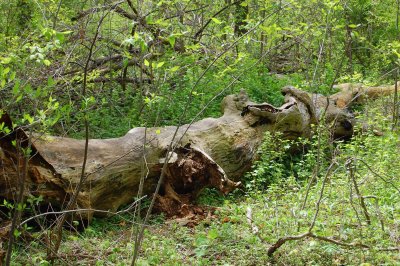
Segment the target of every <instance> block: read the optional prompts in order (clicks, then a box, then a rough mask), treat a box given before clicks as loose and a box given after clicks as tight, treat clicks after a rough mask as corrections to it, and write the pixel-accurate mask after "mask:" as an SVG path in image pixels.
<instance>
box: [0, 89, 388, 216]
mask: <svg viewBox="0 0 400 266" xmlns="http://www.w3.org/2000/svg"><path fill="white" fill-rule="evenodd" d="M338 88H339V89H341V91H340V92H338V93H336V94H334V95H332V96H329V97H326V96H322V95H318V94H309V93H306V92H304V91H301V90H298V89H296V88H294V87H290V86H288V87H285V88H283V89H282V93H283V94H284V95H285V103H284V104H283V105H282V106H281V107H274V106H272V105H270V104H268V103H261V104H257V103H253V102H251V101H250V100H249V98H248V96H247V94H246V93H245V92H244V91H242V92H240V93H239V94H238V95H229V96H226V97H225V98H224V100H223V102H222V110H223V115H222V116H221V117H219V118H206V119H203V120H201V121H198V122H195V123H193V124H191V125H183V126H181V127H179V128H178V127H176V126H167V127H159V128H134V129H131V130H130V131H129V132H128V133H127V134H126V135H125V136H123V137H120V138H114V139H90V140H89V148H88V156H87V164H86V169H85V175H84V177H85V180H84V182H83V186H82V189H81V191H80V192H79V195H78V198H77V204H76V206H75V207H76V208H84V209H100V210H109V211H116V210H117V209H118V208H119V207H121V206H122V205H124V204H127V203H129V202H132V201H133V200H134V198H135V197H136V196H137V194H138V190H139V184H140V180H141V179H142V178H144V180H145V182H144V186H143V193H144V194H149V195H150V194H152V193H154V189H155V185H156V183H157V181H158V179H159V177H160V174H161V171H162V168H163V164H164V162H165V161H166V160H167V159H166V157H168V158H169V157H171V158H169V160H168V162H167V165H168V166H167V167H166V172H165V174H166V179H165V182H164V184H163V186H162V189H161V192H160V195H158V197H160V202H170V203H171V204H169V205H170V206H169V207H171V206H175V207H174V208H175V209H179V208H181V207H182V206H183V205H186V204H188V203H190V202H191V201H192V200H193V199H195V197H196V195H197V194H198V193H199V192H200V191H201V189H203V188H205V187H215V188H217V189H218V190H220V191H221V192H223V193H228V192H230V191H232V190H233V189H235V188H236V187H237V186H239V185H240V182H238V181H240V178H241V176H242V175H243V174H244V173H245V172H246V171H247V170H249V168H250V167H251V164H252V162H253V161H254V159H255V156H256V151H257V149H258V148H259V146H260V144H261V142H262V139H263V135H264V133H265V132H266V131H280V132H282V133H283V136H284V137H285V138H289V139H294V138H297V137H310V135H311V134H312V126H311V125H312V124H318V123H319V122H320V121H324V123H326V126H329V127H330V128H331V130H332V135H333V136H335V137H336V138H348V137H351V136H352V134H353V128H354V124H355V120H354V118H353V115H352V114H351V112H350V111H349V110H348V107H349V106H350V105H351V104H352V103H354V102H362V101H363V100H365V99H366V98H367V97H370V98H374V97H377V96H380V95H387V94H390V93H392V92H393V91H394V86H389V87H363V86H362V85H361V84H342V85H339V86H338ZM322 116H324V117H325V119H322ZM0 122H4V123H5V125H8V126H9V127H11V120H10V118H9V117H8V115H7V114H3V116H2V118H1V121H0ZM27 135H28V134H27V133H26V132H24V131H23V130H22V129H20V128H15V129H14V131H13V132H12V133H10V134H7V135H2V136H1V138H0V147H1V150H0V151H1V152H0V157H1V160H0V166H1V169H0V196H1V197H4V198H7V199H11V200H12V199H15V198H16V193H17V191H18V188H19V185H20V184H21V182H22V180H24V186H25V189H24V191H25V192H24V193H25V197H27V196H29V195H34V196H39V195H41V196H42V197H43V199H44V203H51V204H52V205H53V206H57V207H58V208H60V209H62V208H63V207H65V205H66V203H67V202H68V200H69V198H70V195H71V193H73V191H74V189H75V188H76V187H77V184H78V183H79V180H80V178H81V170H82V162H83V159H84V150H85V140H76V139H71V138H62V137H53V136H38V135H32V136H31V137H30V139H31V142H32V147H31V150H32V152H31V155H30V159H29V162H28V164H27V168H24V163H23V162H22V161H23V160H22V159H21V158H22V156H21V155H19V154H18V152H17V150H16V148H15V147H14V146H13V145H12V144H11V142H12V141H15V140H17V143H18V145H20V146H21V147H27V145H29V141H28V136H27ZM174 136H175V137H174ZM170 143H172V144H173V147H174V149H173V152H172V153H169V154H168V156H167V152H168V147H169V145H170ZM169 155H171V156H169ZM24 169H27V174H26V175H24V174H23V173H24V172H25V171H24ZM172 203H173V204H172ZM161 205H162V204H161ZM163 208H164V209H163ZM161 209H163V210H164V211H167V212H168V207H166V206H164V207H162V206H161ZM172 212H173V211H172ZM88 214H89V217H91V215H93V212H89V213H88Z"/></svg>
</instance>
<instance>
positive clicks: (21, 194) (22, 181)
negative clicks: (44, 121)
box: [0, 129, 32, 266]
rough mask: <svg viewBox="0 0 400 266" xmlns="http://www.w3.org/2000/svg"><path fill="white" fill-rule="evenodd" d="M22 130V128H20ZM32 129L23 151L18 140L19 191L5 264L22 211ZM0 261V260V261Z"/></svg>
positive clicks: (9, 260)
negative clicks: (21, 154) (21, 156)
mask: <svg viewBox="0 0 400 266" xmlns="http://www.w3.org/2000/svg"><path fill="white" fill-rule="evenodd" d="M21 130H22V129H21ZM31 136H32V131H31V130H30V133H29V136H28V147H27V149H26V150H25V151H24V150H23V148H22V147H21V143H22V140H20V141H19V145H17V147H16V148H17V153H18V163H17V174H18V176H19V177H20V180H19V191H18V197H17V201H16V204H17V205H16V208H15V210H14V214H13V219H12V222H11V229H10V234H9V240H8V246H7V253H6V264H5V265H6V266H9V265H10V263H11V255H12V249H13V244H14V240H15V238H14V231H15V230H16V228H17V223H18V220H19V219H20V216H21V213H22V202H23V200H24V190H25V179H26V176H27V174H28V161H29V153H28V152H29V150H30V148H31V144H32V137H31ZM16 138H17V139H18V131H17V132H16ZM21 151H22V153H23V158H22V160H23V162H22V163H23V165H22V166H23V170H22V173H21V158H20V154H19V152H21ZM0 263H1V261H0Z"/></svg>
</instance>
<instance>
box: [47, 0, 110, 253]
mask: <svg viewBox="0 0 400 266" xmlns="http://www.w3.org/2000/svg"><path fill="white" fill-rule="evenodd" d="M113 7H114V8H115V7H116V5H114V6H113ZM112 9H113V8H111V9H110V10H109V11H108V12H107V13H105V14H104V15H103V16H102V17H101V18H100V20H99V22H98V24H97V28H96V33H95V35H94V37H93V40H92V42H91V44H90V47H89V55H88V57H87V60H86V64H85V69H84V75H83V87H82V98H85V95H86V88H87V75H88V69H89V63H90V60H91V57H92V54H93V49H94V45H95V43H96V41H97V36H98V35H99V31H100V27H101V25H102V23H103V20H104V19H105V18H106V16H107V15H108V14H109V12H110V11H111V10H112ZM84 125H85V150H84V157H83V163H82V170H81V177H80V180H79V183H78V185H77V186H76V188H75V191H74V192H73V194H72V196H71V199H70V200H69V202H68V204H67V207H66V209H67V210H70V209H71V208H73V206H74V205H75V204H76V200H77V198H78V195H79V192H80V191H81V189H82V186H83V183H84V181H85V180H86V178H87V176H85V169H86V163H87V156H88V150H89V122H88V117H87V112H86V111H85V112H84ZM66 218H67V216H66V214H62V215H61V217H60V218H59V219H58V223H57V225H56V228H55V230H56V240H55V243H54V249H52V250H51V253H52V254H47V255H48V257H52V260H54V256H57V253H58V250H59V248H60V244H61V240H62V228H63V225H64V223H65V220H66Z"/></svg>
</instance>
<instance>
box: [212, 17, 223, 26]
mask: <svg viewBox="0 0 400 266" xmlns="http://www.w3.org/2000/svg"><path fill="white" fill-rule="evenodd" d="M211 19H212V21H214V22H215V23H216V24H218V25H219V24H222V21H221V20H219V19H217V18H211Z"/></svg>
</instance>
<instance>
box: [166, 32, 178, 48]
mask: <svg viewBox="0 0 400 266" xmlns="http://www.w3.org/2000/svg"><path fill="white" fill-rule="evenodd" d="M175 41H176V38H175V36H173V35H170V36H169V37H168V42H169V44H170V45H171V47H172V48H174V47H175Z"/></svg>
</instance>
